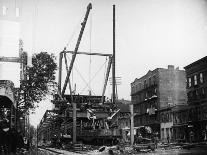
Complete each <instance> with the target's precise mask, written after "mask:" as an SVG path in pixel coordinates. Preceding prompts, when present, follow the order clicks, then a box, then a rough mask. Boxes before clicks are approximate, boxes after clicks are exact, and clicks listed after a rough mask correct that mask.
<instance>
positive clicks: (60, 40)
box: [21, 0, 207, 114]
mask: <svg viewBox="0 0 207 155" xmlns="http://www.w3.org/2000/svg"><path fill="white" fill-rule="evenodd" d="M89 2H92V10H91V12H90V15H89V19H88V22H87V25H86V28H85V31H84V34H83V38H82V41H81V44H80V48H79V51H86V52H90V51H91V52H100V53H112V49H113V47H112V46H113V45H112V24H113V23H112V5H113V4H115V5H116V76H117V77H121V85H119V86H118V96H119V98H124V99H128V100H130V83H131V82H133V81H134V79H135V78H139V77H141V76H143V75H145V74H146V73H147V72H148V70H154V69H156V68H158V67H159V68H167V66H168V65H174V66H175V67H180V69H183V67H184V66H186V65H188V64H190V63H192V62H194V61H196V60H198V59H200V58H202V57H204V56H206V51H207V44H206V43H207V11H206V10H207V9H206V6H207V3H206V1H204V0H117V1H116V0H113V1H112V0H94V1H88V0H36V1H31V0H21V7H22V20H21V28H22V30H21V37H22V39H23V41H24V48H25V50H28V51H33V52H40V51H47V52H51V53H55V55H56V56H58V54H59V52H60V51H62V50H63V48H64V47H65V46H67V49H68V50H74V47H75V44H76V41H77V38H78V34H79V31H80V28H81V25H80V24H81V22H82V20H83V17H84V15H85V12H86V7H87V5H88V3H89ZM68 58H71V56H70V55H68ZM90 59H91V63H89V62H90ZM57 60H58V59H57ZM106 62H107V60H106V58H103V57H91V58H90V57H88V56H79V55H78V56H77V59H76V61H75V66H74V71H73V74H72V82H73V88H74V85H75V84H76V92H77V93H80V94H88V90H89V88H87V87H85V86H86V85H87V83H88V81H89V79H93V81H92V82H91V88H92V92H93V93H94V94H95V95H101V90H102V87H103V80H104V73H105V68H106V64H107V63H106ZM89 73H90V74H89ZM95 75H96V76H95ZM64 76H65V71H63V77H64ZM63 81H64V78H63ZM110 94H111V86H110V85H109V86H108V87H107V91H106V95H107V96H110ZM43 105H44V104H43ZM44 106H45V105H44ZM47 108H48V105H47ZM41 113H42V112H41ZM36 114H38V112H37V113H36Z"/></svg>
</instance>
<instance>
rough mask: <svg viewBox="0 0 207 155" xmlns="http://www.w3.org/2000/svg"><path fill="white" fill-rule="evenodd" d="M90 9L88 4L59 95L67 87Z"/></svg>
mask: <svg viewBox="0 0 207 155" xmlns="http://www.w3.org/2000/svg"><path fill="white" fill-rule="evenodd" d="M91 9H92V4H91V3H89V5H88V6H87V11H86V14H85V17H84V20H83V22H82V23H81V25H82V27H81V30H80V33H79V37H78V40H77V43H76V47H75V50H74V53H73V56H72V60H71V62H70V66H69V69H68V72H67V76H66V79H65V83H64V86H63V90H62V93H61V95H62V96H63V95H64V94H65V90H66V87H67V84H68V81H69V78H70V73H71V70H72V68H73V64H74V61H75V58H76V54H77V51H78V48H79V45H80V42H81V38H82V35H83V31H84V29H85V26H86V22H87V19H88V15H89V12H90V10H91Z"/></svg>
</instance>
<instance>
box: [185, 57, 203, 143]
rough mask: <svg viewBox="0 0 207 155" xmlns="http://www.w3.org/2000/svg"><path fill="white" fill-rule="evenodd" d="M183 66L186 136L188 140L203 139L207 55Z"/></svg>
mask: <svg viewBox="0 0 207 155" xmlns="http://www.w3.org/2000/svg"><path fill="white" fill-rule="evenodd" d="M184 68H185V70H186V76H187V95H188V113H189V114H188V128H187V129H186V135H187V137H186V138H187V140H188V141H203V140H206V139H207V95H206V94H207V93H206V92H207V56H206V57H203V58H201V59H200V60H198V61H195V62H193V63H191V64H189V65H188V66H186V67H184ZM190 132H191V133H192V134H190ZM190 135H191V136H192V137H190Z"/></svg>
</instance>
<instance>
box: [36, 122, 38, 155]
mask: <svg viewBox="0 0 207 155" xmlns="http://www.w3.org/2000/svg"><path fill="white" fill-rule="evenodd" d="M36 134H37V135H36V136H37V137H36V138H37V141H36V155H38V125H37V129H36Z"/></svg>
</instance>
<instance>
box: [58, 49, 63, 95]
mask: <svg viewBox="0 0 207 155" xmlns="http://www.w3.org/2000/svg"><path fill="white" fill-rule="evenodd" d="M62 58H63V53H62V52H60V55H59V75H58V94H61V78H62Z"/></svg>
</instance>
